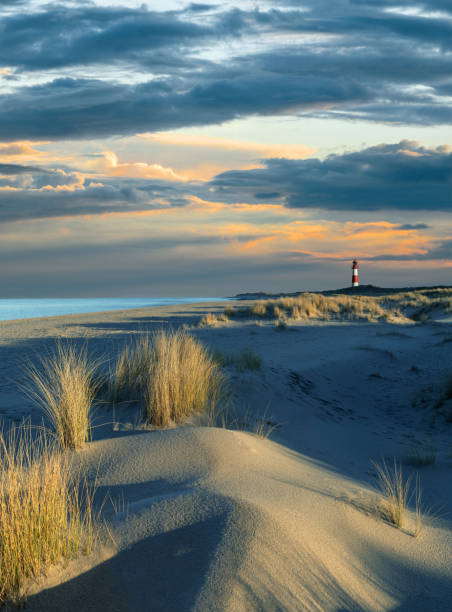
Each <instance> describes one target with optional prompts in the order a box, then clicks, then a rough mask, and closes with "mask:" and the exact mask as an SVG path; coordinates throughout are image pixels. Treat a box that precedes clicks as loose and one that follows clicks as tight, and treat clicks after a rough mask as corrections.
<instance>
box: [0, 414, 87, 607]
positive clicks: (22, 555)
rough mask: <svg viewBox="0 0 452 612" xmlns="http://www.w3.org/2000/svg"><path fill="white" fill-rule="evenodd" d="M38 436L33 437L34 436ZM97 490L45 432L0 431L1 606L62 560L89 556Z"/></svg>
mask: <svg viewBox="0 0 452 612" xmlns="http://www.w3.org/2000/svg"><path fill="white" fill-rule="evenodd" d="M33 434H34V435H33ZM92 516H93V490H92V489H90V488H89V486H88V485H87V483H86V481H84V479H83V477H82V475H81V473H80V471H79V470H78V472H77V473H76V476H75V477H71V469H70V464H69V457H68V455H67V454H65V453H63V452H62V451H61V449H60V448H59V447H57V446H56V443H55V440H54V438H53V437H52V438H49V437H48V434H46V433H45V431H44V430H41V431H39V432H37V433H36V432H33V431H32V429H31V427H30V426H25V425H22V426H19V427H15V428H12V429H11V430H10V431H9V432H8V433H6V434H4V433H3V432H0V606H1V604H2V603H4V602H5V601H8V600H12V601H14V602H16V603H17V602H19V601H20V600H21V599H22V598H23V597H24V594H25V591H24V589H25V587H26V583H27V582H28V581H29V580H30V579H32V578H38V577H39V576H41V575H43V574H45V572H46V571H47V570H48V568H49V567H50V566H51V565H54V564H56V563H58V562H59V561H61V560H63V559H69V558H72V557H75V556H77V555H79V554H81V553H86V554H88V553H89V552H90V551H91V546H92V542H93V518H92Z"/></svg>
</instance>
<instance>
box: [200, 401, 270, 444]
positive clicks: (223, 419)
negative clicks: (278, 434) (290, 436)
mask: <svg viewBox="0 0 452 612" xmlns="http://www.w3.org/2000/svg"><path fill="white" fill-rule="evenodd" d="M209 425H210V426H211V427H221V428H223V429H230V430H233V431H245V432H248V433H251V434H253V435H255V436H257V437H258V438H261V439H267V438H269V437H270V436H271V434H272V433H273V432H274V431H275V430H276V429H278V428H279V427H280V426H281V424H280V423H276V421H274V420H273V418H272V417H271V416H269V415H268V408H267V409H266V410H265V411H264V413H263V414H261V416H257V415H256V413H255V411H254V410H251V408H249V407H244V408H242V409H240V410H237V408H231V407H230V406H228V407H227V408H225V409H224V410H222V411H220V412H219V413H218V414H216V415H215V418H212V419H211V420H210V422H209Z"/></svg>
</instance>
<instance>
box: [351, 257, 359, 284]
mask: <svg viewBox="0 0 452 612" xmlns="http://www.w3.org/2000/svg"><path fill="white" fill-rule="evenodd" d="M358 268H359V266H358V262H357V260H356V259H354V260H353V265H352V270H353V274H352V287H357V286H358V285H359V282H358Z"/></svg>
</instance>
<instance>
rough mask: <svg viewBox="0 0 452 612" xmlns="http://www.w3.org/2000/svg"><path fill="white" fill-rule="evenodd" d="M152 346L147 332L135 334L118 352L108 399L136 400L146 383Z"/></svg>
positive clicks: (113, 400)
mask: <svg viewBox="0 0 452 612" xmlns="http://www.w3.org/2000/svg"><path fill="white" fill-rule="evenodd" d="M152 356H153V346H152V342H151V337H150V336H149V334H144V333H143V334H140V335H138V336H135V337H134V339H133V341H132V342H130V343H129V344H127V345H126V346H125V347H124V348H123V349H122V351H121V352H120V354H119V356H118V358H117V360H116V364H115V368H114V371H113V374H112V376H111V379H110V388H109V399H110V401H112V402H117V401H121V400H129V401H130V400H138V399H139V398H140V395H141V391H142V389H143V388H144V385H145V384H146V380H147V376H148V367H149V363H150V361H151V359H152Z"/></svg>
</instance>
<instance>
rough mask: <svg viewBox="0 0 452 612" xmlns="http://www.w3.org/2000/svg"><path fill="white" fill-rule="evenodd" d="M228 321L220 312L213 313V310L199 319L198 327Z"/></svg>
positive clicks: (213, 325) (214, 325)
mask: <svg viewBox="0 0 452 612" xmlns="http://www.w3.org/2000/svg"><path fill="white" fill-rule="evenodd" d="M227 321H229V318H228V317H227V316H226V315H225V314H224V312H222V313H221V314H218V315H216V314H214V313H213V312H208V313H207V314H205V315H204V316H203V317H201V319H200V320H199V323H198V327H216V326H217V325H219V324H220V323H225V322H227Z"/></svg>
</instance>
